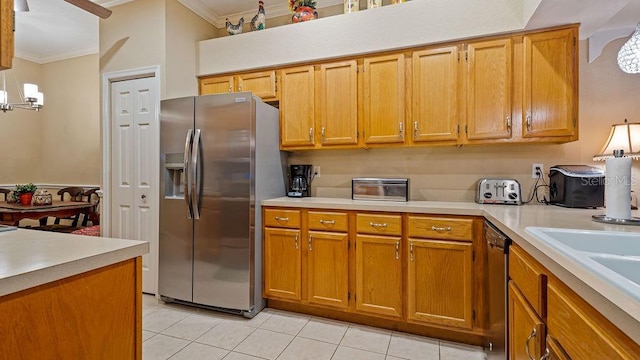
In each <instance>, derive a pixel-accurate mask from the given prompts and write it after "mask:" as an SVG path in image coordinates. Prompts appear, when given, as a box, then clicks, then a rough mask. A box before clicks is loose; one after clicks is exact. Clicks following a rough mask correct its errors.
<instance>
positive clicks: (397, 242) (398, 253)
mask: <svg viewBox="0 0 640 360" xmlns="http://www.w3.org/2000/svg"><path fill="white" fill-rule="evenodd" d="M396 260H400V241H396Z"/></svg>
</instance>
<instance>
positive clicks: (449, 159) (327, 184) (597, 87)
mask: <svg viewBox="0 0 640 360" xmlns="http://www.w3.org/2000/svg"><path fill="white" fill-rule="evenodd" d="M624 41H625V40H624V39H621V40H617V41H614V42H612V43H610V44H609V45H608V46H607V47H606V48H605V50H604V52H603V53H602V55H601V56H600V57H599V58H598V59H596V61H594V62H593V63H591V64H588V63H587V55H586V53H587V51H586V50H587V43H586V42H585V41H583V42H581V43H580V47H581V50H580V113H579V116H580V134H579V136H580V140H579V141H576V142H572V143H568V144H561V145H558V144H549V145H494V146H475V147H473V146H463V147H461V148H456V147H438V148H429V147H425V148H419V149H373V150H351V151H346V150H343V151H310V152H296V153H292V154H291V155H290V163H298V164H300V163H309V164H314V165H320V166H321V177H320V178H316V179H315V180H314V181H313V184H312V185H313V186H312V187H313V189H312V195H313V196H329V197H347V198H348V197H350V196H351V188H350V187H351V178H352V177H360V176H376V177H408V178H410V185H411V189H410V196H411V199H414V200H448V201H473V199H474V194H475V185H476V181H477V180H478V179H479V178H481V177H489V176H505V177H513V178H516V179H517V180H519V181H520V183H521V184H522V187H523V196H529V193H530V189H531V187H532V186H533V183H534V180H533V179H531V164H532V163H543V164H544V166H545V174H546V173H548V168H549V166H553V165H566V164H586V165H593V166H599V167H602V168H604V163H602V162H594V161H593V160H592V157H593V155H594V154H596V153H597V152H598V151H599V150H600V148H601V147H602V145H603V144H604V142H605V141H606V140H607V136H608V134H609V131H610V128H611V125H612V124H615V123H620V122H623V121H624V119H625V118H628V119H629V121H630V122H640V101H638V95H637V94H640V75H629V74H625V73H623V72H622V71H620V70H619V69H618V66H617V64H616V56H617V52H618V50H619V49H620V46H622V44H623V43H624ZM633 167H634V173H633V177H634V179H635V184H634V185H633V187H632V188H633V190H634V191H635V192H638V191H640V186H638V184H637V181H638V179H640V161H634V164H633Z"/></svg>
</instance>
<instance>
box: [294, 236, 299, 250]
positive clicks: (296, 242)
mask: <svg viewBox="0 0 640 360" xmlns="http://www.w3.org/2000/svg"><path fill="white" fill-rule="evenodd" d="M295 245H296V250H300V246H299V245H298V234H296V239H295Z"/></svg>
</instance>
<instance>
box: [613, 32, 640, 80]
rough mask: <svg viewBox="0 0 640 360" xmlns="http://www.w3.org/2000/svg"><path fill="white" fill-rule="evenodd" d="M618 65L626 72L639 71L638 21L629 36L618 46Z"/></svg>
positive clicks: (639, 42)
mask: <svg viewBox="0 0 640 360" xmlns="http://www.w3.org/2000/svg"><path fill="white" fill-rule="evenodd" d="M618 66H620V69H622V71H624V72H626V73H627V74H638V73H640V23H638V25H636V31H634V33H633V35H631V38H630V39H629V40H628V41H627V42H626V43H625V44H624V45H622V47H621V48H620V51H619V52H618Z"/></svg>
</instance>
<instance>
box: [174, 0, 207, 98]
mask: <svg viewBox="0 0 640 360" xmlns="http://www.w3.org/2000/svg"><path fill="white" fill-rule="evenodd" d="M165 26H166V29H167V38H166V40H167V42H166V50H165V53H166V64H167V71H166V72H165V75H166V78H167V80H166V87H167V88H166V91H165V98H167V99H171V98H176V97H183V96H191V95H197V94H198V79H197V78H196V76H195V74H196V65H197V64H196V55H197V53H196V43H197V42H198V41H200V40H205V39H210V38H212V37H213V36H214V34H215V27H214V26H213V25H211V24H209V23H208V22H207V21H205V20H204V19H203V18H201V17H199V16H198V15H196V14H194V13H193V12H192V11H191V10H189V9H187V8H186V7H184V5H182V4H180V3H179V2H177V1H175V0H167V1H166V25H165Z"/></svg>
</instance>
